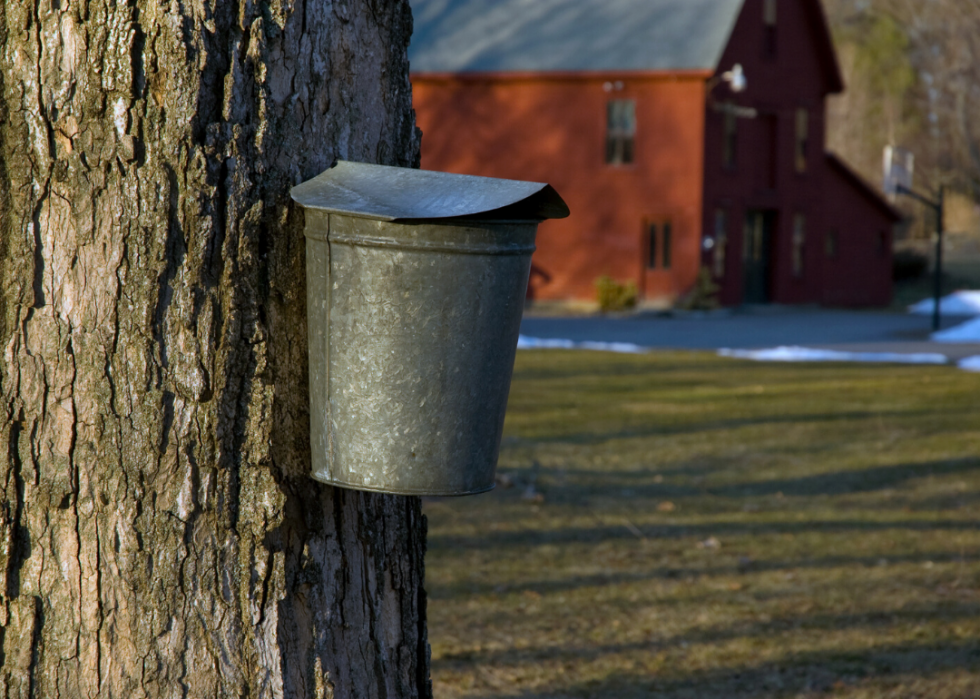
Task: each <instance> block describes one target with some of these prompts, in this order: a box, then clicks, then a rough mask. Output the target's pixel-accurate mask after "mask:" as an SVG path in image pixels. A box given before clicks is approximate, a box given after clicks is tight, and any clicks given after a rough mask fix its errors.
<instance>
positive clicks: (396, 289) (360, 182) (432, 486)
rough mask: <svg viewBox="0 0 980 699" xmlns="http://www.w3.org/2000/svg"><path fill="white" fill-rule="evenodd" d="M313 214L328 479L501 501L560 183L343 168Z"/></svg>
mask: <svg viewBox="0 0 980 699" xmlns="http://www.w3.org/2000/svg"><path fill="white" fill-rule="evenodd" d="M292 196H293V199H295V200H296V201H297V202H298V203H300V204H301V205H302V206H303V207H304V209H305V212H306V240H307V246H306V250H307V252H306V254H307V299H308V322H309V340H310V419H311V424H310V438H311V444H312V450H313V474H312V475H313V478H315V479H316V480H319V481H322V482H324V483H330V484H332V485H337V486H342V487H346V488H355V489H359V490H372V491H380V492H386V493H400V494H411V495H466V494H471V493H479V492H483V491H486V490H490V489H491V488H493V485H494V469H495V467H496V462H497V455H498V451H499V448H500V437H501V432H502V429H503V422H504V411H505V410H506V407H507V394H508V392H509V389H510V379H511V374H512V372H513V366H514V354H515V351H516V347H517V336H518V331H519V328H520V321H521V314H522V311H523V306H524V297H525V291H526V288H527V280H528V274H529V271H530V265H531V253H532V252H533V251H534V238H535V234H536V230H537V225H538V223H539V222H540V221H541V220H543V219H545V218H557V217H563V216H567V215H568V208H567V207H566V206H565V203H564V202H563V201H562V200H561V198H560V197H559V196H558V194H557V193H556V192H555V191H554V190H553V189H552V188H551V187H550V186H548V185H544V184H539V183H532V182H517V181H513V180H497V179H491V178H483V177H468V176H464V175H452V174H448V173H439V172H428V171H420V170H410V169H406V168H392V167H384V166H378V165H366V164H360V163H348V162H339V163H337V164H336V165H335V166H334V167H333V168H331V169H330V170H327V171H326V172H324V173H323V174H321V175H320V176H318V177H316V178H314V179H312V180H309V181H308V182H305V183H303V184H301V185H299V186H297V187H295V188H293V190H292Z"/></svg>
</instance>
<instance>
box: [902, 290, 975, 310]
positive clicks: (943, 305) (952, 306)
mask: <svg viewBox="0 0 980 699" xmlns="http://www.w3.org/2000/svg"><path fill="white" fill-rule="evenodd" d="M934 305H935V301H934V300H933V299H923V300H922V301H919V302H918V303H913V304H912V305H911V306H909V313H915V314H916V315H922V316H928V315H932V308H933V306H934ZM939 312H940V313H942V314H943V315H950V316H980V291H955V292H953V293H952V294H950V295H949V296H943V297H942V298H941V299H940V300H939Z"/></svg>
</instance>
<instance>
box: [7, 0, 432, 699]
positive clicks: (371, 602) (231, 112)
mask: <svg viewBox="0 0 980 699" xmlns="http://www.w3.org/2000/svg"><path fill="white" fill-rule="evenodd" d="M410 34H411V12H410V9H409V6H408V3H407V0H396V1H392V2H381V1H380V0H333V1H332V2H331V1H330V0H299V1H295V0H269V1H267V2H252V0H220V1H219V0H130V1H129V2H100V1H97V0H52V1H51V2H47V1H45V2H26V1H25V2H21V1H20V0H17V1H13V2H5V3H4V4H3V6H2V8H0V64H2V70H0V95H2V97H0V283H2V290H0V339H2V351H3V361H2V363H0V410H2V415H3V421H2V423H0V430H2V432H0V435H2V439H3V447H2V449H0V487H2V499H0V551H2V561H0V576H2V580H0V691H2V693H3V696H5V697H125V698H126V699H135V698H138V697H153V698H155V697H178V696H182V697H233V696H234V697H238V696H249V697H320V698H323V697H338V698H339V697H355V696H356V697H389V698H392V697H418V696H427V695H428V694H429V693H430V690H429V688H428V679H427V677H428V658H427V643H426V636H425V600H424V593H423V591H422V587H421V583H422V566H423V552H424V546H425V538H424V537H425V534H424V520H423V518H422V515H421V512H420V503H419V501H418V499H416V498H402V497H387V496H380V495H366V494H362V493H357V492H353V491H343V490H334V489H331V488H328V487H325V486H320V485H318V484H316V483H314V482H313V481H311V480H310V479H309V478H308V477H307V475H306V474H307V472H308V469H309V447H308V436H307V435H308V415H307V393H306V384H307V377H306V370H307V359H306V345H307V341H306V315H305V286H304V281H303V280H304V252H303V251H304V247H303V245H304V243H303V235H302V220H301V219H302V214H301V212H299V211H298V210H297V209H296V208H295V207H293V206H291V205H290V202H289V199H288V189H289V187H290V186H291V185H294V184H296V183H298V182H300V181H302V180H304V179H306V178H308V177H311V176H313V175H315V174H317V173H319V172H320V171H322V170H323V169H325V168H326V167H328V166H329V165H330V163H331V162H332V161H333V160H334V159H335V158H337V157H342V158H348V159H353V160H362V161H371V162H378V163H386V164H398V165H404V166H409V165H413V164H417V162H418V137H417V135H416V131H415V128H414V122H413V117H412V113H411V93H410V86H409V83H408V73H407V69H408V64H407V58H406V47H407V45H408V41H409V37H410Z"/></svg>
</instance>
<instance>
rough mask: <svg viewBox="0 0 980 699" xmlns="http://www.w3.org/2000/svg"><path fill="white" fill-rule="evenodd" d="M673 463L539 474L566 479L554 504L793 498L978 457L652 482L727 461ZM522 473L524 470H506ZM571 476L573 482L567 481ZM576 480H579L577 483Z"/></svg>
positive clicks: (976, 464) (968, 468)
mask: <svg viewBox="0 0 980 699" xmlns="http://www.w3.org/2000/svg"><path fill="white" fill-rule="evenodd" d="M703 461H704V460H702V462H701V463H697V464H691V465H689V466H677V467H672V468H670V469H649V470H646V469H644V470H635V471H599V470H586V469H577V468H571V469H560V471H561V473H560V474H559V473H558V470H556V469H554V468H550V469H547V470H545V471H544V472H543V475H545V476H546V477H548V478H549V479H555V478H556V476H558V477H560V478H561V479H563V480H564V481H565V482H564V484H561V485H557V486H554V487H553V492H552V493H549V495H550V496H551V500H552V501H553V502H554V503H555V504H564V503H582V502H583V499H588V498H589V497H603V496H604V497H616V496H617V495H620V494H621V493H622V492H623V490H624V489H626V490H628V491H629V497H630V498H650V499H654V500H659V499H664V498H668V499H669V498H680V497H689V496H704V495H708V496H714V497H725V498H744V497H758V496H768V495H776V494H780V493H781V494H782V495H784V496H791V497H813V496H834V495H847V494H851V493H867V492H872V491H876V490H886V489H891V488H895V487H896V486H899V485H901V484H903V483H907V482H908V481H912V480H916V479H919V478H928V477H931V476H950V475H956V474H963V473H969V472H972V471H980V458H975V457H969V458H961V459H945V460H939V461H924V462H919V463H903V464H892V465H888V466H875V467H871V468H858V469H851V470H847V471H833V472H831V473H821V474H816V475H812V476H803V477H799V478H779V479H774V480H766V481H756V482H742V483H735V484H730V485H725V486H710V485H706V486H704V485H699V486H692V485H686V484H678V483H671V482H667V483H663V482H661V483H655V482H653V478H654V477H655V476H657V475H659V476H668V477H676V476H685V475H686V476H703V475H705V474H708V473H711V472H713V471H719V470H724V469H725V468H726V466H727V462H725V461H724V460H720V459H712V460H710V463H703ZM505 470H507V471H508V472H509V473H513V474H516V475H517V476H518V478H526V477H527V476H526V474H525V473H524V471H526V469H505ZM569 479H571V481H570V482H569ZM578 480H580V481H581V482H578V483H577V482H576V481H578Z"/></svg>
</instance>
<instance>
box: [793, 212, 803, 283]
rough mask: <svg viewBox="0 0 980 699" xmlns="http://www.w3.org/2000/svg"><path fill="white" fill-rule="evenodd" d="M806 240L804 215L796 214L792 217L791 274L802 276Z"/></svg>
mask: <svg viewBox="0 0 980 699" xmlns="http://www.w3.org/2000/svg"><path fill="white" fill-rule="evenodd" d="M805 242H806V216H804V215H803V214H796V215H795V216H794V217H793V239H792V244H793V247H792V254H793V276H794V277H802V276H803V245H804V243H805Z"/></svg>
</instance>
